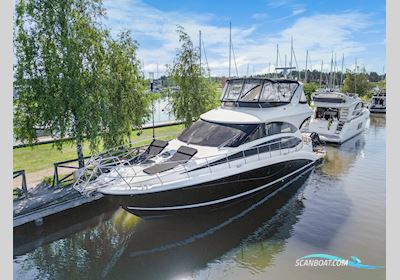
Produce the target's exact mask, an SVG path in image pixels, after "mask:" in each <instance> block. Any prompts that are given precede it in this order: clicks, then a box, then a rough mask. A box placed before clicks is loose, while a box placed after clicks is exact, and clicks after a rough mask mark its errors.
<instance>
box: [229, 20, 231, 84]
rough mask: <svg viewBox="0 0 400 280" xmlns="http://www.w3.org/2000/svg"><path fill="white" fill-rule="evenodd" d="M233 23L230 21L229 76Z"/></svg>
mask: <svg viewBox="0 0 400 280" xmlns="http://www.w3.org/2000/svg"><path fill="white" fill-rule="evenodd" d="M231 51H232V23H231V22H229V78H230V77H231Z"/></svg>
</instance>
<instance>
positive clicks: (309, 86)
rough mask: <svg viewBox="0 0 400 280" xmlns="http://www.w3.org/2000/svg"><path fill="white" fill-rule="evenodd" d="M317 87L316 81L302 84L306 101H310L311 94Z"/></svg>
mask: <svg viewBox="0 0 400 280" xmlns="http://www.w3.org/2000/svg"><path fill="white" fill-rule="evenodd" d="M317 89H318V85H317V84H316V83H306V84H304V93H305V95H306V98H307V103H308V104H310V103H311V95H312V94H313V92H315V91H316V90H317Z"/></svg>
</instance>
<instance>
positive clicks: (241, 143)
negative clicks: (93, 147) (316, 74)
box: [75, 78, 320, 217]
mask: <svg viewBox="0 0 400 280" xmlns="http://www.w3.org/2000/svg"><path fill="white" fill-rule="evenodd" d="M221 101H222V105H221V106H220V107H219V108H217V109H214V110H211V111H209V112H206V113H205V114H203V115H201V117H200V119H199V120H198V121H196V122H194V123H193V124H192V125H191V126H190V127H188V128H186V129H185V130H184V131H183V132H182V133H181V134H180V135H179V136H178V137H177V138H176V139H173V140H171V141H169V142H167V141H162V140H154V141H153V142H152V143H151V144H150V145H149V146H148V147H145V148H143V149H139V150H135V149H127V150H124V152H119V153H118V151H119V149H114V150H113V151H112V152H110V153H106V154H103V155H102V156H98V157H92V159H91V160H90V161H89V164H88V165H87V166H86V169H85V170H83V172H82V173H81V176H80V177H79V179H78V180H77V182H76V184H75V188H76V189H78V190H79V191H81V192H83V193H90V192H93V191H97V192H100V193H102V194H104V195H105V196H109V197H111V198H112V199H116V200H117V201H118V203H120V204H121V205H122V206H123V207H124V209H126V210H127V211H129V212H131V213H133V214H135V215H138V216H143V217H149V216H150V217H153V216H164V215H172V214H176V213H184V212H188V211H189V212H190V211H201V210H204V209H214V208H216V207H221V206H225V205H227V204H228V203H233V202H235V201H238V200H240V199H244V198H246V197H250V196H252V195H256V194H257V195H260V193H264V194H265V195H269V194H271V193H274V192H276V191H277V190H279V189H280V188H282V186H283V185H284V184H285V183H286V182H287V181H289V180H291V179H293V178H294V177H296V176H298V175H299V174H302V173H303V172H306V171H307V170H309V169H310V168H311V167H312V166H313V165H314V164H315V162H316V161H317V159H319V155H320V154H318V153H316V152H314V149H313V143H312V141H311V139H310V138H304V136H303V135H302V134H301V133H300V131H299V127H300V126H301V125H302V124H303V122H304V121H305V120H306V119H308V118H309V117H310V116H311V114H312V111H311V109H309V107H308V105H307V103H306V100H305V96H304V91H303V85H302V84H301V83H299V82H297V81H292V80H272V79H254V78H248V79H232V80H228V81H227V83H226V85H225V88H224V92H223V96H222V100H221ZM115 154H119V155H118V156H116V155H115ZM107 155H108V156H107Z"/></svg>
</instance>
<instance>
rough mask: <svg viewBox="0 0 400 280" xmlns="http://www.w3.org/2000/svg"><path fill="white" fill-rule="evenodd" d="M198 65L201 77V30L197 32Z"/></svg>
mask: <svg viewBox="0 0 400 280" xmlns="http://www.w3.org/2000/svg"><path fill="white" fill-rule="evenodd" d="M199 64H200V75H201V30H199Z"/></svg>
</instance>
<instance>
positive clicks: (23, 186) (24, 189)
mask: <svg viewBox="0 0 400 280" xmlns="http://www.w3.org/2000/svg"><path fill="white" fill-rule="evenodd" d="M20 176H21V177H22V181H21V189H22V192H23V193H24V194H25V195H27V194H28V188H27V186H26V174H25V170H16V171H14V172H13V179H15V178H18V177H20Z"/></svg>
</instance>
